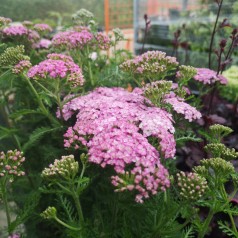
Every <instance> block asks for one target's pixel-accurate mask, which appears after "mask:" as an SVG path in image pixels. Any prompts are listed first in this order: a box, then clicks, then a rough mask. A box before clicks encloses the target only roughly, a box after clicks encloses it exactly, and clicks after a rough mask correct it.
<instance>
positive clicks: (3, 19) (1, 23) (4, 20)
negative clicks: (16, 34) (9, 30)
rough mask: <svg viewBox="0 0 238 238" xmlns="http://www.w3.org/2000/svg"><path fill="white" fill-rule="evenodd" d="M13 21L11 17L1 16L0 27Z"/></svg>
mask: <svg viewBox="0 0 238 238" xmlns="http://www.w3.org/2000/svg"><path fill="white" fill-rule="evenodd" d="M11 22H12V20H11V19H10V18H6V17H0V27H1V26H4V25H8V24H9V23H11Z"/></svg>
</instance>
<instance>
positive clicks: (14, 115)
mask: <svg viewBox="0 0 238 238" xmlns="http://www.w3.org/2000/svg"><path fill="white" fill-rule="evenodd" d="M28 114H41V112H39V111H36V110H30V109H22V110H19V111H16V112H13V113H11V114H10V116H9V117H10V118H11V119H17V118H19V117H22V116H23V115H28Z"/></svg>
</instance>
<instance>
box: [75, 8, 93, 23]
mask: <svg viewBox="0 0 238 238" xmlns="http://www.w3.org/2000/svg"><path fill="white" fill-rule="evenodd" d="M93 18H94V15H93V13H91V12H89V11H88V10H86V9H84V8H82V9H80V10H79V11H77V12H76V13H75V14H73V15H72V19H73V22H74V23H75V24H86V25H88V23H89V22H90V21H91V20H92V19H93Z"/></svg>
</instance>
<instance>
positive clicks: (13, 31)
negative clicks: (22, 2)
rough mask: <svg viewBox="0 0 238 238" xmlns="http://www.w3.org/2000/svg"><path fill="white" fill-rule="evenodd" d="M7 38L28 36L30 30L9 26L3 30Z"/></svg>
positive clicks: (20, 26) (19, 26)
mask: <svg viewBox="0 0 238 238" xmlns="http://www.w3.org/2000/svg"><path fill="white" fill-rule="evenodd" d="M2 32H3V35H5V36H26V35H28V29H27V28H26V27H24V26H22V25H18V26H9V27H6V28H4V29H3V30H2Z"/></svg>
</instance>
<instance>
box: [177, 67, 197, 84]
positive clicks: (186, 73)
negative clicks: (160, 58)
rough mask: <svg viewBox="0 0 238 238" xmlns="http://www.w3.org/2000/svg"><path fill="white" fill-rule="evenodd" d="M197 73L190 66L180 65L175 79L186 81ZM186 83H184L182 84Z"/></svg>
mask: <svg viewBox="0 0 238 238" xmlns="http://www.w3.org/2000/svg"><path fill="white" fill-rule="evenodd" d="M196 73H197V70H196V69H195V68H194V67H192V66H186V65H181V66H179V71H178V72H177V74H176V77H177V78H179V79H183V80H185V81H188V80H189V79H191V78H193V77H194V76H195V75H196ZM184 83H186V82H184Z"/></svg>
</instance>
